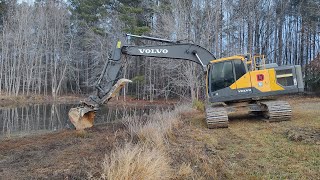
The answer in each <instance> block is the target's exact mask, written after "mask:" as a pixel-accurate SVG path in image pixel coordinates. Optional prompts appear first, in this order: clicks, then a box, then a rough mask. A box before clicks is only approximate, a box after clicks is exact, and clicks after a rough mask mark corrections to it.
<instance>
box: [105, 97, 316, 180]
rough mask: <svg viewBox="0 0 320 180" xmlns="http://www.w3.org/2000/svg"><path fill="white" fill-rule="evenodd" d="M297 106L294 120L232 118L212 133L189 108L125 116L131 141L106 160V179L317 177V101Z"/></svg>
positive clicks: (198, 114)
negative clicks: (143, 116)
mask: <svg viewBox="0 0 320 180" xmlns="http://www.w3.org/2000/svg"><path fill="white" fill-rule="evenodd" d="M310 101H312V102H308V103H306V102H305V101H304V100H300V102H299V101H298V102H297V103H296V104H293V107H294V115H293V119H292V120H291V121H285V122H280V123H266V122H264V121H263V120H262V119H261V118H256V117H248V116H247V115H246V114H234V115H231V117H230V122H231V123H230V127H229V128H228V129H215V130H209V129H206V127H205V122H204V114H203V113H202V112H199V111H196V110H193V109H191V108H190V107H186V106H183V107H181V106H180V107H179V108H177V109H176V110H175V111H172V112H164V113H156V114H153V115H152V116H150V117H149V118H147V119H139V118H137V117H133V118H127V119H125V120H124V124H125V125H126V127H127V130H128V132H129V133H130V137H131V140H130V141H128V143H126V144H125V145H123V146H122V147H117V148H116V149H115V150H113V151H112V153H111V154H110V155H107V156H106V158H105V159H104V161H103V168H102V177H103V178H104V179H131V178H132V177H133V179H150V178H151V179H317V178H318V175H319V174H320V119H319V117H318V115H317V113H318V110H317V108H319V107H317V105H319V101H318V100H316V99H313V100H310Z"/></svg>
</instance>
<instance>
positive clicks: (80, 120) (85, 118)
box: [68, 107, 96, 130]
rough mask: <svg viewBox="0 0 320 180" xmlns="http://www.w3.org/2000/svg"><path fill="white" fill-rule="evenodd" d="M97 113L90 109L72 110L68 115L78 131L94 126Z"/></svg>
mask: <svg viewBox="0 0 320 180" xmlns="http://www.w3.org/2000/svg"><path fill="white" fill-rule="evenodd" d="M95 113H96V112H95V111H94V110H93V109H92V108H89V107H76V108H71V109H70V111H69V113H68V115H69V119H70V121H71V123H72V124H73V125H74V126H75V128H76V130H83V129H86V128H90V127H92V126H93V121H94V117H95Z"/></svg>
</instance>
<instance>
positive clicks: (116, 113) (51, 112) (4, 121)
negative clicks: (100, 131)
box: [0, 104, 168, 139]
mask: <svg viewBox="0 0 320 180" xmlns="http://www.w3.org/2000/svg"><path fill="white" fill-rule="evenodd" d="M76 106H77V105H75V104H33V105H26V106H21V107H13V108H12V107H10V108H1V109H0V139H3V138H10V137H22V136H26V135H30V134H39V133H47V132H54V131H59V130H62V129H74V126H73V125H72V123H71V122H70V121H69V119H68V112H69V110H70V108H72V107H76ZM159 108H161V107H157V106H144V107H125V106H122V107H109V108H108V107H107V106H103V107H102V108H101V109H100V110H99V111H98V112H97V114H96V118H95V122H94V123H95V125H98V124H105V123H110V122H114V121H115V120H119V119H121V118H122V117H123V116H133V115H138V116H141V115H143V114H149V113H150V111H153V110H156V109H159ZM162 108H164V107H162ZM166 108H168V107H166Z"/></svg>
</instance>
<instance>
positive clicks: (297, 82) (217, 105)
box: [68, 34, 304, 130]
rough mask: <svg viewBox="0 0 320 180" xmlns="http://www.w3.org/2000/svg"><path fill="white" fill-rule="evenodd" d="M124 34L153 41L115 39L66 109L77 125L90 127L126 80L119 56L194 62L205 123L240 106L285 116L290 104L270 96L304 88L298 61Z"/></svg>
mask: <svg viewBox="0 0 320 180" xmlns="http://www.w3.org/2000/svg"><path fill="white" fill-rule="evenodd" d="M127 36H128V37H132V38H140V39H143V40H148V41H152V42H154V43H156V42H157V45H143V46H133V45H122V44H121V42H120V41H119V42H118V43H117V45H116V48H115V50H114V51H113V54H112V57H111V58H109V59H108V61H107V62H106V63H105V65H104V67H103V71H102V73H101V75H100V77H99V78H98V80H97V85H96V89H97V91H96V94H94V95H91V96H90V97H88V98H87V99H85V100H84V101H81V103H80V106H79V107H76V108H72V109H71V110H70V111H69V114H68V115H69V119H70V120H71V122H72V123H73V124H74V126H75V127H76V129H77V130H82V129H85V128H89V127H92V126H93V124H94V117H95V113H96V112H97V111H98V110H99V107H100V106H102V105H103V104H104V103H106V102H108V101H109V100H110V99H111V98H112V97H114V96H115V95H116V94H117V93H118V92H119V91H120V89H121V88H122V87H123V86H124V85H125V84H126V83H129V82H131V81H130V80H128V79H121V78H120V76H121V69H122V65H123V60H122V58H121V57H122V56H123V55H129V56H142V57H156V58H169V59H173V60H186V61H191V62H194V63H196V64H199V65H200V66H201V68H202V70H203V73H204V77H205V82H206V97H207V101H206V102H207V103H206V110H205V111H206V123H207V126H208V128H222V127H228V123H229V122H228V114H230V113H233V112H237V111H239V110H243V109H246V110H247V111H249V112H250V114H254V115H263V116H264V118H266V119H267V120H269V121H283V120H289V119H290V118H291V115H292V109H291V106H290V105H289V103H288V102H286V101H280V100H276V99H275V98H274V97H277V96H278V95H284V94H291V93H299V92H303V91H304V83H303V78H302V73H301V67H300V66H299V65H290V66H278V65H277V64H274V63H273V64H266V63H265V58H264V56H263V55H250V54H247V55H235V56H231V57H226V58H220V59H216V58H215V56H214V55H213V54H211V53H210V52H209V51H208V50H206V49H205V48H203V47H201V46H198V45H196V44H192V43H181V42H178V41H171V40H167V39H161V38H155V37H148V36H138V35H131V34H127ZM157 60H158V59H157Z"/></svg>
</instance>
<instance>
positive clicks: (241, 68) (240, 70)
mask: <svg viewBox="0 0 320 180" xmlns="http://www.w3.org/2000/svg"><path fill="white" fill-rule="evenodd" d="M233 63H234V70H235V73H236V80H238V79H240V78H241V77H242V76H243V75H245V74H246V73H247V70H246V67H245V65H244V63H243V61H241V60H234V61H233Z"/></svg>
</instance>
